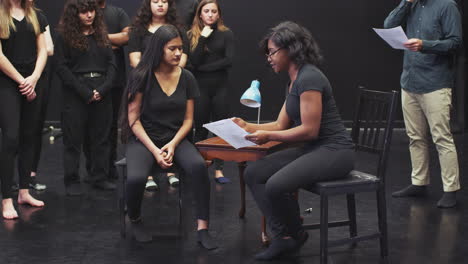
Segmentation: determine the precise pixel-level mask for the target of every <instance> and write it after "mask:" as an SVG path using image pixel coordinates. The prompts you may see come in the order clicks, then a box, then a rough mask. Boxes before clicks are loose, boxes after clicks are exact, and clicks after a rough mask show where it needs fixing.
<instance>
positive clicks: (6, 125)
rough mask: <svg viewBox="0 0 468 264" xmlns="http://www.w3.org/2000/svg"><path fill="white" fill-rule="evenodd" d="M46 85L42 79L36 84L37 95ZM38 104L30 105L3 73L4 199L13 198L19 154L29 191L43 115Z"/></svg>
mask: <svg viewBox="0 0 468 264" xmlns="http://www.w3.org/2000/svg"><path fill="white" fill-rule="evenodd" d="M22 74H23V76H29V75H28V74H25V73H22ZM44 84H45V82H44V79H43V78H40V79H39V81H38V82H37V84H36V91H37V92H39V91H41V90H43V89H44ZM38 104H39V102H38V101H36V100H33V101H31V102H28V101H27V100H26V97H25V96H23V95H21V94H20V92H19V89H18V84H17V83H16V82H15V81H13V80H12V79H10V78H9V77H7V76H5V75H4V74H3V73H0V128H1V129H2V148H1V151H0V179H1V185H2V196H3V199H7V198H11V197H12V193H11V185H12V182H13V176H14V164H15V157H16V155H17V154H18V174H19V185H20V189H28V188H29V180H30V175H31V169H32V160H33V155H34V145H35V142H36V141H35V137H36V134H37V131H38V130H39V129H38V124H39V119H40V114H39V113H38V111H36V110H35V109H37V107H38Z"/></svg>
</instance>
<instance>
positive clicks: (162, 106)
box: [140, 69, 200, 148]
mask: <svg viewBox="0 0 468 264" xmlns="http://www.w3.org/2000/svg"><path fill="white" fill-rule="evenodd" d="M150 80H151V81H150V83H149V84H148V85H147V86H146V87H142V90H140V91H141V92H143V93H144V97H143V105H142V113H141V116H140V121H141V123H142V125H143V128H144V129H145V131H146V133H147V134H148V136H149V137H150V138H151V140H152V141H153V142H154V143H155V144H156V146H157V147H159V148H161V147H163V146H164V145H165V144H167V143H168V142H169V141H171V140H172V139H173V138H174V136H175V134H176V133H177V131H179V129H180V127H181V126H182V123H183V122H184V117H185V112H186V104H187V100H188V99H193V98H195V97H198V96H199V95H200V92H199V91H198V85H197V82H196V80H195V77H193V75H192V73H190V72H189V71H187V70H185V69H182V73H181V75H180V77H179V82H178V83H177V88H176V90H175V91H174V93H173V94H171V95H169V96H168V95H167V94H166V93H164V92H163V90H162V89H161V86H160V85H159V82H158V80H157V79H156V76H155V75H154V74H151V79H150ZM143 89H146V91H143Z"/></svg>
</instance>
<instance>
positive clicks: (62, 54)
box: [56, 34, 116, 102]
mask: <svg viewBox="0 0 468 264" xmlns="http://www.w3.org/2000/svg"><path fill="white" fill-rule="evenodd" d="M87 39H88V43H89V46H88V50H86V51H80V50H77V49H75V48H72V47H70V46H69V45H67V44H66V43H65V41H64V39H63V38H62V37H61V36H60V35H58V36H57V41H56V61H57V73H58V74H59V76H60V78H61V79H62V81H63V84H64V86H65V87H70V88H72V89H74V90H75V92H76V93H77V94H79V95H80V96H81V97H82V98H83V100H84V101H86V102H88V101H89V100H90V99H91V97H92V96H93V88H92V87H87V86H86V84H85V83H82V82H80V81H79V80H78V78H77V75H81V74H84V73H89V72H98V73H101V74H104V75H105V78H106V80H105V82H104V83H103V84H102V85H101V86H100V87H97V88H95V89H96V90H97V91H98V92H99V94H100V95H101V96H106V94H107V93H108V92H109V91H110V89H111V87H112V82H113V80H114V78H115V72H116V65H115V61H114V55H113V53H112V49H111V48H110V47H99V46H98V45H97V42H96V40H95V38H94V35H93V34H91V35H88V36H87Z"/></svg>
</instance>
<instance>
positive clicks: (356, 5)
mask: <svg viewBox="0 0 468 264" xmlns="http://www.w3.org/2000/svg"><path fill="white" fill-rule="evenodd" d="M64 2H65V1H63V0H62V1H55V0H54V1H45V0H42V1H37V4H38V6H39V7H40V8H41V9H42V10H43V11H45V13H46V15H47V16H48V18H49V22H50V24H51V26H52V28H54V27H55V26H56V24H57V22H58V20H59V16H60V12H61V11H62V8H63V4H64ZM107 2H108V3H110V4H114V5H116V6H120V7H122V8H124V9H125V10H126V11H127V13H128V14H129V15H130V16H131V17H132V16H133V15H134V14H135V12H136V9H137V8H138V6H139V4H140V1H138V0H108V1H107ZM399 2H400V1H399V0H384V1H375V0H353V1H343V0H289V1H279V0H230V1H228V0H220V4H221V8H222V9H223V12H224V20H225V23H226V25H227V26H228V27H230V28H231V29H232V31H233V32H234V34H235V36H236V40H237V45H236V56H235V61H234V66H233V68H232V73H231V90H230V94H229V101H228V102H227V104H228V105H229V106H230V108H231V111H232V115H235V116H241V117H244V118H246V119H249V120H255V119H256V109H250V108H247V107H245V106H243V105H241V104H240V103H239V98H240V96H241V94H242V93H243V92H244V90H245V89H246V88H248V87H249V85H250V82H251V81H252V80H254V79H259V80H260V81H261V88H260V90H261V93H262V111H261V112H262V113H261V119H262V120H272V119H275V118H276V115H277V113H278V111H279V110H280V108H281V105H282V102H283V100H284V94H285V90H284V89H285V88H284V87H285V83H286V80H287V78H286V76H285V75H279V76H276V75H275V74H274V73H272V71H271V70H269V69H268V68H267V67H266V64H265V56H264V55H263V54H262V52H260V51H259V49H258V41H259V40H260V39H261V37H262V36H263V34H264V33H265V32H266V30H267V29H268V28H269V27H271V26H274V25H275V24H277V23H279V22H281V21H284V20H293V21H296V22H298V23H301V24H302V25H304V26H306V27H307V28H309V29H310V30H311V32H312V34H313V35H314V36H315V37H316V39H317V40H318V42H319V43H320V46H321V47H322V49H323V52H324V55H325V59H326V61H325V66H324V71H325V73H326V75H327V76H328V78H329V79H330V81H331V83H332V86H333V89H334V94H335V97H336V101H337V104H338V106H339V108H340V110H341V113H342V116H343V118H344V119H345V120H350V119H352V115H353V111H354V102H355V92H356V89H357V87H358V86H359V85H363V86H365V87H367V88H370V89H375V90H382V91H389V90H399V89H400V86H399V76H400V72H401V65H402V52H401V51H397V50H393V49H391V48H390V47H388V46H387V45H386V44H385V43H384V42H383V41H382V40H381V39H379V37H378V36H377V35H376V34H375V33H374V32H373V31H372V27H382V24H383V20H384V19H385V17H386V16H387V14H388V13H389V12H390V11H391V10H392V9H393V8H394V7H395V6H396V5H397V4H398V3H399ZM460 5H461V7H462V9H464V10H466V9H467V8H468V7H467V6H464V5H463V3H461V2H460ZM465 13H468V12H465ZM464 20H465V24H466V20H467V18H466V17H464ZM465 29H466V27H465ZM465 32H466V30H465ZM466 35H467V34H465V36H466ZM463 64H464V61H463ZM460 76H462V77H463V78H460V81H459V86H460V87H459V88H458V89H456V90H459V91H463V90H464V89H463V88H462V87H461V85H463V84H464V82H462V81H461V80H464V77H465V76H466V71H463V72H462V74H461V75H460ZM53 91H54V95H53V97H52V98H51V103H50V105H49V113H48V120H50V121H55V120H59V116H60V114H59V113H60V104H59V102H60V101H61V100H60V85H59V83H58V82H54V87H53ZM456 94H457V93H456ZM460 95H461V98H459V99H458V100H457V101H458V102H459V106H457V108H458V109H460V110H461V112H462V113H463V109H464V108H463V105H464V104H465V101H466V98H465V94H464V93H461V94H460ZM455 117H459V118H460V117H461V119H460V120H458V121H459V122H458V123H459V124H460V125H462V126H463V118H464V117H463V115H455Z"/></svg>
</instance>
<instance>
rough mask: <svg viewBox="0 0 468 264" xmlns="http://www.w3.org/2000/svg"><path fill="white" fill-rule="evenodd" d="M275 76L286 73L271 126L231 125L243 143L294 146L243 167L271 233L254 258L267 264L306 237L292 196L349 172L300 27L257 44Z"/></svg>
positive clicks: (339, 125)
mask: <svg viewBox="0 0 468 264" xmlns="http://www.w3.org/2000/svg"><path fill="white" fill-rule="evenodd" d="M261 47H262V49H263V50H264V51H265V55H266V57H267V60H268V63H269V64H270V65H271V67H272V69H273V71H274V72H275V73H279V72H287V73H288V75H289V78H290V82H289V83H288V85H287V94H288V95H287V98H286V101H285V103H284V105H283V108H282V109H281V112H280V113H279V115H278V118H277V120H276V121H274V122H271V123H267V124H260V125H258V124H253V123H247V122H245V121H243V120H242V119H239V118H235V119H234V121H235V122H236V123H237V124H238V125H239V126H241V127H243V128H244V129H245V130H246V131H248V132H250V133H251V134H250V135H247V136H246V138H247V139H249V140H251V141H253V142H255V143H257V144H263V143H266V142H267V141H271V140H274V141H281V142H294V143H300V146H298V147H291V148H288V149H285V150H282V151H279V152H275V153H273V154H271V155H268V156H266V157H264V158H263V159H260V160H258V161H256V162H254V163H252V164H249V166H248V167H247V169H246V171H245V179H246V182H247V184H248V186H249V188H250V190H251V192H252V195H253V197H254V198H255V201H256V202H257V205H258V207H259V208H260V210H261V211H262V212H263V215H265V217H266V219H267V221H268V226H269V227H270V229H271V231H272V233H273V237H274V238H273V241H272V243H271V244H270V246H269V247H268V249H266V250H265V251H263V252H261V253H259V254H257V255H256V256H255V258H256V259H258V260H271V259H274V258H277V257H279V256H280V255H284V254H290V253H293V252H294V251H296V250H298V249H299V248H300V247H302V245H303V244H304V243H305V242H306V240H307V238H308V234H307V233H306V232H305V231H304V229H303V228H302V222H301V218H300V211H299V204H298V201H297V200H296V199H295V198H294V192H296V191H297V190H298V189H299V188H305V187H307V186H311V185H313V184H314V183H316V182H318V181H324V180H332V179H338V178H341V177H345V176H346V175H347V174H348V172H350V171H351V170H352V169H353V167H354V155H355V154H354V150H353V143H352V141H351V137H350V135H349V133H348V132H347V131H346V129H345V127H344V125H343V122H342V120H341V117H340V114H339V112H338V108H337V107H336V104H335V99H334V98H333V92H332V88H331V85H330V83H329V81H328V79H327V77H326V76H325V75H324V74H323V73H322V71H320V69H319V66H320V62H321V58H322V55H321V52H320V49H319V46H318V44H317V43H316V42H315V40H314V38H313V37H312V34H311V33H310V32H309V31H308V30H307V29H306V28H304V27H302V26H300V25H298V24H296V23H293V22H289V21H288V22H283V23H281V24H279V25H277V26H276V27H274V28H272V29H270V31H269V32H268V34H267V35H266V36H265V38H264V39H263V40H262V41H261Z"/></svg>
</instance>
